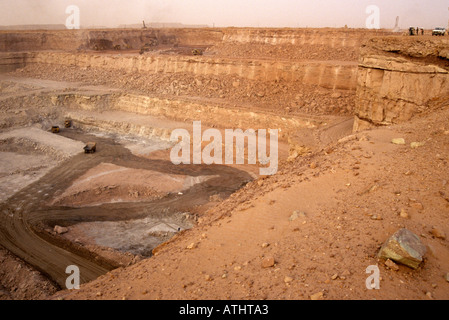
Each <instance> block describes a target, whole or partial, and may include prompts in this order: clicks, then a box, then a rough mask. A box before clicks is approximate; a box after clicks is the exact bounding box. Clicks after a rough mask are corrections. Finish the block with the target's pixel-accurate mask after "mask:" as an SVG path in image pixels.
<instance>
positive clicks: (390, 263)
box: [385, 259, 399, 271]
mask: <svg viewBox="0 0 449 320" xmlns="http://www.w3.org/2000/svg"><path fill="white" fill-rule="evenodd" d="M385 265H386V266H387V267H388V268H390V269H391V270H394V271H398V270H399V267H398V265H397V264H396V263H394V262H393V261H392V260H391V259H388V260H387V261H385Z"/></svg>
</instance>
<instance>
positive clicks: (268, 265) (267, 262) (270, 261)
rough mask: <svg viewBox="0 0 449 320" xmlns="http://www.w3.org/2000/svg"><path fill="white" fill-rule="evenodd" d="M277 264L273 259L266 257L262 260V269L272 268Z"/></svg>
mask: <svg viewBox="0 0 449 320" xmlns="http://www.w3.org/2000/svg"><path fill="white" fill-rule="evenodd" d="M274 264H275V260H274V258H273V257H266V258H264V259H263V260H262V268H271V267H273V266H274Z"/></svg>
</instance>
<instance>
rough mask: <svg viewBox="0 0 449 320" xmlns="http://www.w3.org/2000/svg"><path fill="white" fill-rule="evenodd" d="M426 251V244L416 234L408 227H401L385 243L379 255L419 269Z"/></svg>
mask: <svg viewBox="0 0 449 320" xmlns="http://www.w3.org/2000/svg"><path fill="white" fill-rule="evenodd" d="M426 251H427V249H426V246H425V245H424V244H423V243H422V242H421V239H420V238H419V237H418V236H417V235H416V234H414V233H413V232H411V231H410V230H408V229H400V230H398V231H397V232H396V233H395V234H393V235H392V236H391V237H390V238H389V239H388V240H387V241H386V242H385V243H384V245H383V246H382V248H381V249H380V251H379V255H378V256H379V258H381V259H386V260H388V259H391V260H393V261H396V262H397V263H400V264H403V265H406V266H408V267H410V268H412V269H417V268H418V267H419V265H420V264H421V262H422V261H423V257H424V255H425V253H426Z"/></svg>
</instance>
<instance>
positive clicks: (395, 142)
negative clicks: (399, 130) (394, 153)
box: [391, 138, 405, 145]
mask: <svg viewBox="0 0 449 320" xmlns="http://www.w3.org/2000/svg"><path fill="white" fill-rule="evenodd" d="M391 143H393V144H397V145H404V144H405V140H404V138H395V139H393V140H391Z"/></svg>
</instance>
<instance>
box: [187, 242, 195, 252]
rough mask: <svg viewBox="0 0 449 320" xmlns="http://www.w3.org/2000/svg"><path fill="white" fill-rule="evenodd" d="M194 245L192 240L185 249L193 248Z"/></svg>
mask: <svg viewBox="0 0 449 320" xmlns="http://www.w3.org/2000/svg"><path fill="white" fill-rule="evenodd" d="M195 247H196V244H195V242H192V243H191V244H189V245H188V246H187V247H186V249H189V250H191V249H194V248H195Z"/></svg>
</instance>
